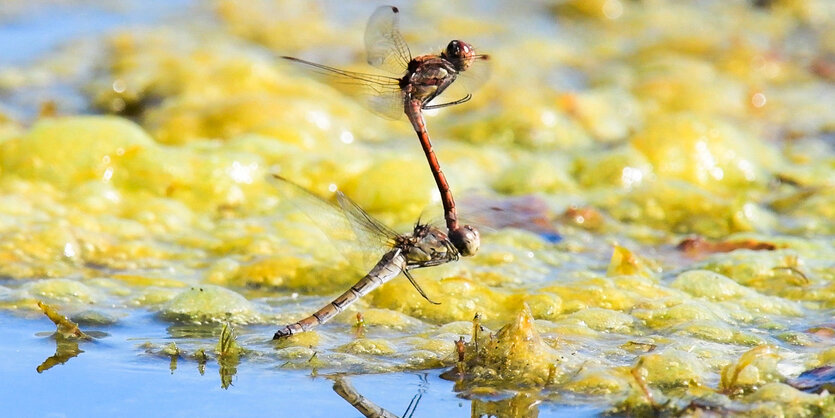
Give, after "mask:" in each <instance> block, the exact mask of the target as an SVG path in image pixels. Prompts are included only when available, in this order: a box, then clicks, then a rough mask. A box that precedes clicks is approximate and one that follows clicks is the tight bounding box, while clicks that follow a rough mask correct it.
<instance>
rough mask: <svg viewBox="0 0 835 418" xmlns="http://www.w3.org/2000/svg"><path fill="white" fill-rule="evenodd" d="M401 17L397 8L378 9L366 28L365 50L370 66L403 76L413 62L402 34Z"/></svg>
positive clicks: (382, 7) (385, 7) (384, 7)
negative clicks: (399, 21) (400, 27)
mask: <svg viewBox="0 0 835 418" xmlns="http://www.w3.org/2000/svg"><path fill="white" fill-rule="evenodd" d="M399 16H400V11H399V10H397V8H396V7H393V6H381V7H378V8H377V10H375V11H374V14H372V15H371V18H369V19H368V25H367V26H366V27H365V50H366V52H367V54H368V63H369V64H371V65H373V66H375V67H377V68H380V69H383V70H386V71H388V72H390V73H392V74H398V75H402V74H403V73H405V72H406V68H407V67H408V66H409V61H411V60H412V53H411V51H409V45H407V44H406V41H405V40H404V39H403V35H401V34H400V29H399V27H398V26H399V24H398V20H399Z"/></svg>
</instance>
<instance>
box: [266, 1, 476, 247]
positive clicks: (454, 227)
mask: <svg viewBox="0 0 835 418" xmlns="http://www.w3.org/2000/svg"><path fill="white" fill-rule="evenodd" d="M399 13H400V12H399V10H398V9H397V7H394V6H381V7H379V8H377V10H375V11H374V14H372V15H371V18H370V19H369V20H368V26H367V27H366V30H365V48H366V51H367V53H368V63H369V64H371V65H373V66H375V67H377V68H380V69H383V70H386V71H389V72H391V73H394V74H398V75H399V77H391V76H384V75H379V74H365V73H358V72H353V71H345V70H340V69H338V68H333V67H328V66H326V65H322V64H317V63H313V62H310V61H305V60H302V59H299V58H293V57H287V56H284V57H282V58H284V59H287V60H290V61H293V62H296V63H299V64H304V65H305V66H307V67H308V68H310V69H312V70H314V71H315V72H317V73H318V74H319V75H321V76H324V77H325V78H327V79H328V80H329V81H330V82H332V83H335V84H339V85H343V86H349V87H351V88H352V91H350V94H353V95H357V96H359V97H360V98H361V99H362V101H363V102H364V103H365V104H366V106H367V107H368V108H369V109H371V110H372V111H374V112H375V113H377V114H379V115H381V116H383V117H386V118H389V119H397V118H399V117H401V116H402V115H404V114H405V115H406V116H407V117H408V119H409V121H410V122H411V123H412V127H413V128H414V129H415V132H416V133H417V135H418V139H419V140H420V142H421V146H422V147H423V151H424V153H425V154H426V158H427V160H428V161H429V166H430V169H431V170H432V174H433V176H434V178H435V183H436V184H437V185H438V190H439V192H440V194H441V201H442V203H443V205H444V218H445V220H446V224H447V229H448V235H449V240H450V241H451V242H452V243H453V245H454V246H455V248H456V249H457V250H458V252H459V253H460V254H461V255H465V256H469V255H474V254H475V253H476V252H477V251H478V247H479V245H480V238H479V233H478V230H477V229H475V228H474V227H472V226H470V225H463V226H461V225H459V224H458V215H457V212H456V209H455V200H454V199H453V197H452V191H451V190H450V187H449V183H448V182H447V180H446V177H445V176H444V173H443V171H441V166H440V163H439V162H438V159H437V157H436V156H435V152H434V151H433V149H432V143H431V142H430V141H429V133H428V132H427V130H426V122H425V121H424V119H423V113H422V111H423V110H426V109H437V108H441V107H446V106H452V105H456V104H461V103H464V102H466V101H468V100H470V98H472V95H471V94H470V93H466V94H465V95H464V96H463V97H460V98H458V99H455V100H452V101H449V102H446V103H439V104H432V101H433V100H434V99H435V98H437V97H438V96H439V95H441V94H442V93H443V92H444V91H446V90H447V88H449V87H450V85H452V83H453V82H455V81H456V80H457V79H458V78H459V76H462V78H464V77H463V76H464V74H463V73H464V72H467V74H466V75H468V76H469V77H466V78H467V83H468V85H467V86H466V88H467V89H473V88H475V87H477V86H478V84H480V83H482V82H483V81H484V80H485V79H486V77H487V73H488V70H487V69H488V66H487V65H486V61H487V60H488V56H487V55H484V54H477V53H476V51H475V49H474V48H473V47H472V46H471V45H470V44H468V43H466V42H464V41H459V40H453V41H450V43H449V44H448V45H447V47H446V49H444V50H443V51H442V52H441V53H440V54H437V55H436V54H427V55H420V56H418V57H414V58H413V57H412V53H411V52H410V50H409V46H408V45H407V44H406V41H405V40H404V39H403V35H401V34H400V30H399V29H398V26H399V24H398V16H399Z"/></svg>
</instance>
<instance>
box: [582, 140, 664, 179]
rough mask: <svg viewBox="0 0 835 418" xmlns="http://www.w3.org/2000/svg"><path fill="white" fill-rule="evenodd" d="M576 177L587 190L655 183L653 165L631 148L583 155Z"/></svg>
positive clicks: (628, 146) (624, 147) (611, 149)
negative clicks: (647, 182)
mask: <svg viewBox="0 0 835 418" xmlns="http://www.w3.org/2000/svg"><path fill="white" fill-rule="evenodd" d="M574 170H575V176H576V177H577V182H578V183H579V184H580V185H581V186H583V187H589V188H595V187H607V186H609V187H611V186H617V187H623V188H632V187H637V186H640V185H641V184H643V183H644V182H646V181H651V180H652V179H653V177H652V170H653V167H652V164H650V162H649V160H648V159H647V157H646V156H645V155H644V154H643V153H641V152H640V151H638V150H637V149H635V147H633V146H631V145H626V146H621V147H616V148H610V149H605V150H601V151H599V152H595V153H590V154H582V155H580V156H578V157H577V159H575V165H574Z"/></svg>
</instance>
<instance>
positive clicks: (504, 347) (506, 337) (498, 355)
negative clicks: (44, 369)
mask: <svg viewBox="0 0 835 418" xmlns="http://www.w3.org/2000/svg"><path fill="white" fill-rule="evenodd" d="M480 345H481V347H480V348H479V351H478V352H477V353H476V354H475V360H474V364H475V365H474V366H469V368H470V373H472V377H471V378H470V379H471V380H473V381H488V382H491V383H492V384H494V385H498V386H502V385H508V384H511V385H523V386H531V385H534V386H542V385H545V384H546V383H548V381H549V376H550V378H551V379H553V378H554V373H555V372H554V371H553V370H552V367H553V365H555V364H557V363H558V362H559V361H560V356H559V354H558V353H557V352H556V351H555V350H554V349H552V348H551V347H550V346H548V345H547V344H545V343H544V342H543V341H542V337H540V335H539V333H538V332H537V331H536V329H535V328H534V321H533V316H531V312H530V309H528V307H527V306H525V305H523V306H522V308H521V309H520V310H519V312H518V314H517V315H516V318H515V319H514V320H513V321H512V322H510V323H509V324H507V325H505V326H504V327H502V328H501V329H499V330H498V331H497V332H496V334H495V335H494V336H491V337H489V338H485V339H484V341H480ZM558 367H559V366H558Z"/></svg>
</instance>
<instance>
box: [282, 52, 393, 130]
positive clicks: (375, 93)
mask: <svg viewBox="0 0 835 418" xmlns="http://www.w3.org/2000/svg"><path fill="white" fill-rule="evenodd" d="M281 58H283V59H285V60H288V61H290V62H293V63H294V64H297V65H299V67H300V68H303V69H304V70H306V72H307V73H310V74H312V75H314V76H315V77H316V78H317V79H319V80H320V81H322V82H324V83H325V84H328V85H330V86H332V87H333V88H335V89H337V90H339V91H340V92H342V93H343V94H345V95H347V96H350V97H353V98H354V99H356V100H358V101H359V102H360V103H362V104H363V105H365V107H366V108H368V110H370V111H372V112H374V113H376V114H378V115H380V116H382V117H384V118H386V119H392V120H396V119H400V118H401V117H402V116H403V115H404V113H403V91H402V90H401V89H400V80H399V79H397V78H394V77H389V76H384V75H379V74H367V73H359V72H354V71H346V70H340V69H339V68H334V67H329V66H327V65H322V64H317V63H315V62H310V61H305V60H303V59H299V58H294V57H286V56H284V57H281Z"/></svg>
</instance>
